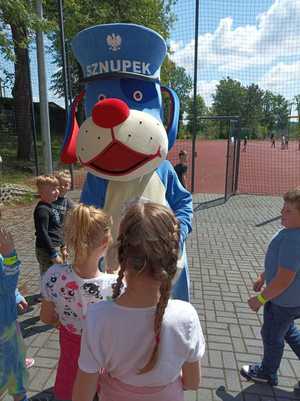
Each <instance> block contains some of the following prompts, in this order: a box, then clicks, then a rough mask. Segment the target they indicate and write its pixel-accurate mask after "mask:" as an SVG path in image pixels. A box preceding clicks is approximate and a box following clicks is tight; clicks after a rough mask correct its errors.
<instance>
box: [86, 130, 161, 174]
mask: <svg viewBox="0 0 300 401" xmlns="http://www.w3.org/2000/svg"><path fill="white" fill-rule="evenodd" d="M112 131H113V130H112ZM112 135H113V132H112ZM159 156H160V148H159V149H158V150H157V152H156V153H154V154H152V155H146V154H144V153H140V152H136V151H135V150H133V149H131V148H129V147H128V146H126V145H124V144H122V143H121V142H119V141H117V140H116V139H115V138H114V135H113V141H112V143H111V144H110V145H108V147H106V149H104V150H103V152H101V153H100V154H99V155H97V156H96V157H95V158H94V159H93V160H91V161H89V162H87V163H83V164H85V165H86V166H87V167H91V168H93V169H95V170H99V171H103V172H106V173H110V174H116V175H119V174H127V173H128V172H130V171H132V170H135V169H136V168H138V167H140V166H142V165H143V164H145V163H147V162H148V161H150V160H152V159H154V158H155V157H159Z"/></svg>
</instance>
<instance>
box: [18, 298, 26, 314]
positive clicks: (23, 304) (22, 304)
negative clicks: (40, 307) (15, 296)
mask: <svg viewBox="0 0 300 401" xmlns="http://www.w3.org/2000/svg"><path fill="white" fill-rule="evenodd" d="M18 309H19V311H20V312H26V311H27V309H28V302H27V301H26V299H25V298H24V301H21V302H19V303H18Z"/></svg>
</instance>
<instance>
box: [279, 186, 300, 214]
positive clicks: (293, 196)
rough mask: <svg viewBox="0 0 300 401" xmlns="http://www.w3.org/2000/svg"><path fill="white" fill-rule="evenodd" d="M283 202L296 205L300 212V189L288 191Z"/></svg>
mask: <svg viewBox="0 0 300 401" xmlns="http://www.w3.org/2000/svg"><path fill="white" fill-rule="evenodd" d="M283 200H284V201H285V202H288V203H292V204H294V205H295V206H296V209H297V210H299V211H300V187H298V188H295V189H290V190H289V191H287V192H286V193H285V194H284V195H283Z"/></svg>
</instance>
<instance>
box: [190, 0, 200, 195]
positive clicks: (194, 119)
mask: <svg viewBox="0 0 300 401" xmlns="http://www.w3.org/2000/svg"><path fill="white" fill-rule="evenodd" d="M198 27H199V0H196V15H195V53H194V94H193V125H192V187H191V192H192V193H193V192H194V188H195V157H196V135H197V132H196V118H197V115H196V113H197V110H196V104H197V80H198V78H197V69H198V30H199V29H198Z"/></svg>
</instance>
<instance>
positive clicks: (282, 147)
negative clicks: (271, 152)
mask: <svg viewBox="0 0 300 401" xmlns="http://www.w3.org/2000/svg"><path fill="white" fill-rule="evenodd" d="M284 149H285V136H284V135H282V137H281V150H284Z"/></svg>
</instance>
